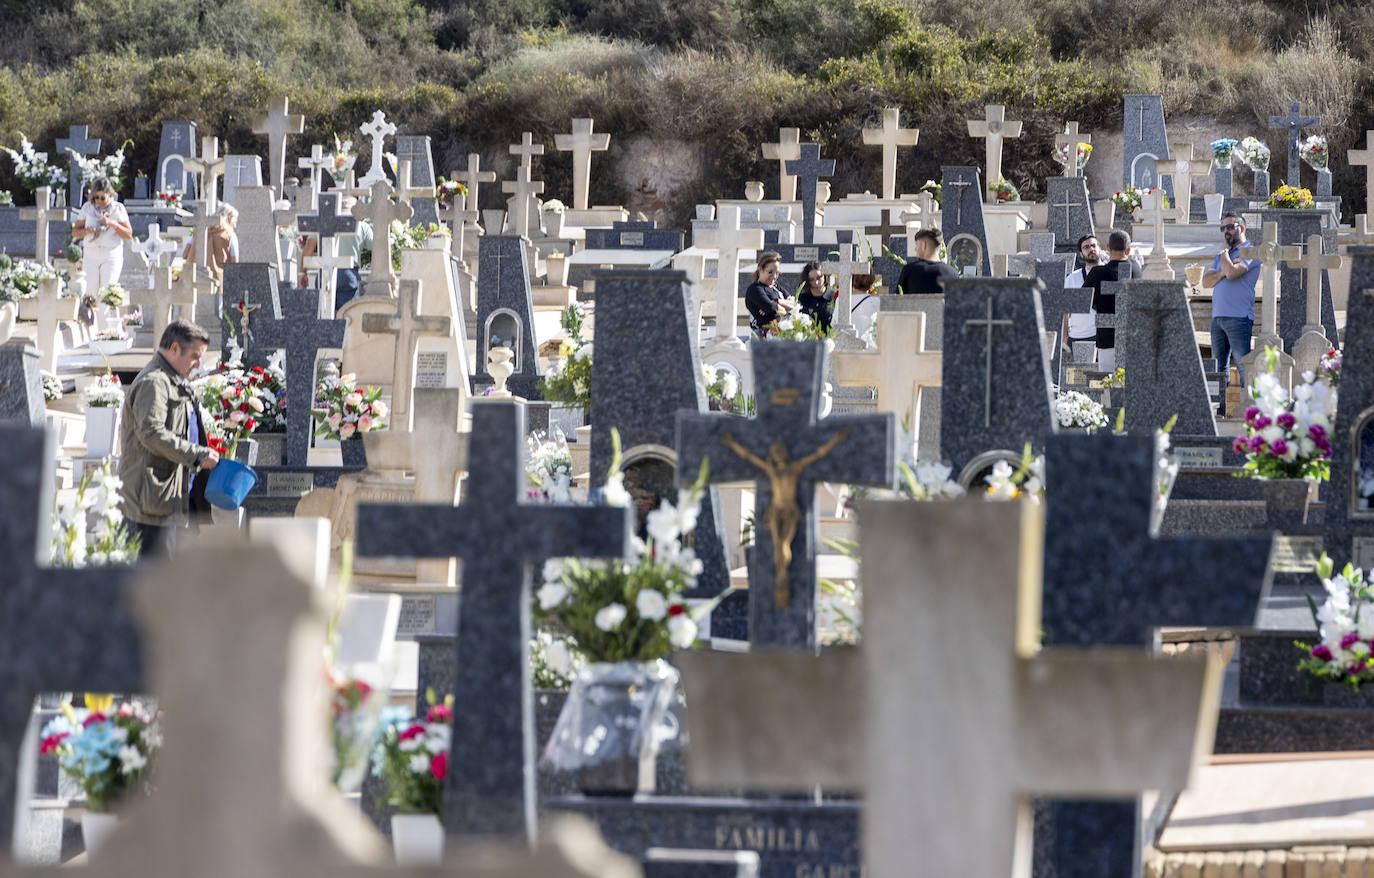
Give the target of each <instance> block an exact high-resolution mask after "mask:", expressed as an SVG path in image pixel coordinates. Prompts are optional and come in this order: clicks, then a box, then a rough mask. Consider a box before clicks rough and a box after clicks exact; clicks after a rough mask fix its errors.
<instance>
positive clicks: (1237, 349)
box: [1202, 213, 1260, 415]
mask: <svg viewBox="0 0 1374 878" xmlns="http://www.w3.org/2000/svg"><path fill="white" fill-rule="evenodd" d="M1221 236H1222V238H1224V239H1225V243H1224V244H1223V245H1222V247H1221V252H1220V253H1218V254H1217V255H1216V258H1215V259H1213V260H1212V266H1211V268H1209V269H1208V270H1207V271H1205V272H1203V274H1202V286H1203V287H1204V288H1205V289H1211V290H1212V356H1213V357H1215V358H1216V362H1217V369H1218V370H1219V371H1220V372H1221V405H1220V407H1219V408H1218V409H1217V414H1218V415H1225V414H1226V385H1227V383H1228V378H1229V377H1230V374H1231V367H1230V363H1229V360H1231V359H1232V358H1234V359H1235V361H1236V371H1237V373H1238V374H1239V375H1240V383H1241V386H1242V387H1244V386H1246V384H1245V367H1243V366H1242V365H1241V364H1240V362H1241V359H1242V358H1243V357H1244V356H1245V355H1246V354H1248V353H1250V341H1251V337H1252V335H1253V333H1254V329H1255V284H1256V283H1257V282H1258V281H1259V273H1260V261H1259V260H1258V259H1240V258H1238V256H1239V253H1238V251H1239V250H1240V248H1241V247H1244V246H1246V241H1245V221H1244V220H1243V219H1241V218H1240V217H1239V216H1237V215H1236V214H1234V213H1228V214H1226V216H1224V217H1222V218H1221ZM1242 405H1244V403H1242Z"/></svg>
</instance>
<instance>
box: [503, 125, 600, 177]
mask: <svg viewBox="0 0 1374 878" xmlns="http://www.w3.org/2000/svg"><path fill="white" fill-rule="evenodd" d="M607 136H609V135H607ZM510 154H511V155H515V156H519V157H520V167H522V168H524V169H525V170H526V171H527V172H529V171H531V170H533V168H534V157H535V156H537V155H543V154H544V144H542V143H535V142H534V135H533V134H531V133H530V132H528V131H526V132H524V133H523V134H521V135H520V142H519V143H513V144H511V146H510Z"/></svg>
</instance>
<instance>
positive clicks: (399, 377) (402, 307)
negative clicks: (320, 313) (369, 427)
mask: <svg viewBox="0 0 1374 878" xmlns="http://www.w3.org/2000/svg"><path fill="white" fill-rule="evenodd" d="M362 329H363V332H364V333H367V334H369V335H374V334H379V333H380V334H390V335H394V336H396V355H395V360H394V365H393V366H392V375H393V378H392V384H391V423H392V425H393V428H394V429H400V430H409V429H410V397H411V393H412V392H414V390H415V352H416V348H417V346H418V345H419V341H420V338H421V337H423V336H432V337H435V338H447V337H448V336H449V332H450V326H449V318H447V317H436V316H429V317H426V316H423V315H421V314H420V282H419V281H417V280H402V281H401V290H400V294H399V295H398V296H397V297H396V315H395V316H394V317H388V316H386V315H385V314H365V315H363V325H362Z"/></svg>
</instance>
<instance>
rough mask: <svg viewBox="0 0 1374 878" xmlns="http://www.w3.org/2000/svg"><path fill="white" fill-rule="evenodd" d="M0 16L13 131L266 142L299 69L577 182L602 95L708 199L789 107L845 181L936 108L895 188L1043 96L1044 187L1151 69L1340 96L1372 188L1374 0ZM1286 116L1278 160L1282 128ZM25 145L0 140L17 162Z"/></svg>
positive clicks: (1173, 79) (1, 68)
mask: <svg viewBox="0 0 1374 878" xmlns="http://www.w3.org/2000/svg"><path fill="white" fill-rule="evenodd" d="M0 31H3V34H4V39H3V40H0V144H4V145H9V146H17V143H18V138H19V133H20V132H23V133H24V134H26V135H27V136H29V137H30V138H31V139H33V140H35V142H37V143H38V144H39V146H40V148H44V149H50V148H51V145H52V142H53V140H54V139H55V138H56V137H58V136H61V135H62V134H64V133H65V131H66V126H67V125H69V124H89V125H90V126H91V131H92V134H94V135H96V136H103V137H104V138H105V140H106V146H107V148H112V147H113V146H114V145H116V141H118V140H121V139H123V138H124V137H128V138H132V139H133V141H134V147H133V150H132V156H133V162H134V166H135V167H137V168H142V169H145V170H149V169H151V168H152V166H153V164H154V162H155V159H156V151H157V144H158V134H159V131H160V123H161V121H162V120H164V119H180V118H184V119H192V120H195V121H197V122H198V123H199V124H200V125H201V130H202V132H203V133H213V134H217V135H219V136H220V137H221V138H222V139H223V138H228V139H229V140H230V141H231V142H232V143H234V144H236V145H237V146H238V147H239V148H240V149H242V148H248V147H250V146H252V147H253V148H257V149H261V148H262V141H261V139H259V138H255V137H254V136H253V135H252V134H251V131H250V119H251V116H252V114H253V112H254V111H255V110H256V109H258V108H260V107H262V106H264V105H265V102H266V101H267V100H268V98H269V97H271V96H273V95H276V94H286V95H288V96H289V97H290V98H291V102H292V106H293V109H296V110H298V111H299V112H303V113H305V114H306V118H307V125H308V128H307V132H306V137H305V139H304V141H303V143H302V142H299V141H298V142H297V143H296V144H294V146H296V147H297V148H301V147H302V146H303V144H309V143H312V142H324V143H332V135H334V134H336V133H337V134H340V135H341V136H343V137H345V138H349V137H353V138H354V139H355V140H359V139H360V138H358V137H357V136H356V128H357V125H358V124H359V123H360V122H362V121H364V120H366V119H367V118H368V117H369V116H370V115H371V112H372V111H373V110H374V109H377V108H382V109H384V110H385V111H386V112H387V113H388V115H389V116H390V117H391V118H392V119H393V120H394V121H396V122H397V124H398V125H400V126H401V128H402V131H404V132H410V133H422V134H430V135H432V136H433V138H434V149H435V157H436V160H437V161H438V164H439V170H440V172H443V171H444V170H446V169H447V168H449V167H452V166H454V164H455V163H457V162H458V161H460V159H461V156H463V155H465V154H466V153H468V152H471V151H477V152H482V153H483V154H484V156H488V157H490V158H491V159H492V160H495V159H496V158H497V157H498V156H500V155H503V154H504V153H505V145H506V144H508V143H510V142H512V140H513V139H516V138H518V134H519V132H520V131H521V130H530V131H533V132H534V133H535V137H536V139H537V140H542V141H543V142H545V143H546V145H547V146H548V147H549V152H548V153H546V157H545V159H544V161H543V163H542V165H541V167H540V173H541V175H542V176H543V177H544V179H545V180H546V181H548V187H549V188H548V191H549V192H550V193H560V192H567V191H568V190H569V188H570V181H569V180H568V177H569V176H570V173H571V172H570V170H569V168H568V167H567V166H568V164H569V163H568V162H567V161H566V160H560V159H559V158H557V154H555V153H553V151H552V138H553V134H554V133H556V132H561V131H566V130H567V124H568V119H569V118H570V117H572V116H580V115H586V116H593V117H594V118H595V119H596V125H597V129H598V130H602V131H610V132H612V134H613V135H614V137H615V138H616V139H617V141H618V142H620V141H623V140H628V139H629V138H631V137H634V136H636V135H645V136H648V137H652V138H656V139H659V140H664V141H675V142H681V143H684V144H688V145H690V146H691V147H692V148H694V149H698V150H700V153H701V156H702V167H703V168H704V169H705V172H704V174H703V179H701V180H699V181H697V182H695V183H693V184H692V185H691V186H689V187H686V189H685V191H681V192H677V193H674V197H673V199H672V201H673V207H674V211H673V215H674V216H675V217H676V218H677V219H678V220H679V221H683V220H685V218H686V217H687V216H688V215H690V209H691V204H692V203H694V202H695V201H705V200H708V199H711V198H715V197H721V196H725V195H729V196H732V197H734V196H737V194H738V193H739V192H741V191H742V189H741V187H742V185H743V182H744V181H745V180H748V179H763V180H767V181H772V180H774V179H776V172H775V170H774V166H772V165H771V163H765V162H764V161H763V160H762V158H761V157H760V155H759V150H758V144H760V143H763V142H766V141H769V140H772V139H774V138H775V137H776V135H777V129H778V127H779V126H780V125H792V126H799V127H801V128H802V130H803V137H804V139H807V140H812V141H816V142H819V143H820V144H821V147H822V151H823V154H825V155H828V156H833V157H835V158H836V159H837V160H838V167H837V174H836V177H835V179H834V185H835V187H836V189H837V190H838V191H847V190H848V189H851V188H856V187H857V188H859V189H862V188H871V187H872V186H873V185H874V181H875V180H876V179H877V176H878V161H879V158H878V153H877V151H875V150H867V149H855V148H854V146H855V144H857V143H858V142H859V129H860V128H862V127H863V126H864V125H865V124H874V123H875V122H876V120H877V115H878V111H879V110H880V108H881V107H883V106H885V105H897V106H900V107H901V108H902V110H903V121H904V123H905V124H907V125H917V126H919V127H920V128H921V143H920V149H919V150H918V151H917V153H916V158H915V161H905V162H904V164H902V165H901V167H900V174H901V177H900V179H899V184H900V186H901V188H902V190H904V191H914V189H915V188H916V187H918V186H919V185H920V183H921V181H923V180H925V179H926V178H929V177H935V176H938V169H939V165H941V164H949V163H952V162H955V163H970V164H979V165H981V163H982V162H981V156H982V150H981V141H976V140H973V139H971V138H969V137H968V136H967V132H966V131H965V129H964V123H963V120H964V119H966V118H974V117H979V116H981V115H982V107H983V105H984V104H986V103H1002V104H1006V105H1007V107H1008V116H1009V118H1017V119H1022V120H1025V122H1026V136H1025V138H1024V139H1023V140H1022V141H1021V143H1020V145H1019V147H1018V149H1016V150H1015V151H1014V155H1009V157H1008V164H1007V166H1006V172H1007V174H1008V176H1009V177H1011V178H1012V179H1013V180H1014V181H1015V182H1017V183H1018V185H1020V186H1021V187H1022V192H1023V194H1028V195H1033V194H1036V193H1037V192H1038V191H1039V188H1040V186H1041V180H1042V179H1043V177H1045V176H1046V175H1048V174H1052V173H1054V172H1055V170H1056V169H1055V167H1054V166H1052V164H1051V162H1050V159H1049V151H1050V146H1051V143H1052V139H1053V136H1054V134H1055V133H1056V131H1057V130H1059V126H1061V125H1062V123H1063V121H1065V120H1068V119H1077V120H1079V121H1080V123H1081V124H1082V127H1083V130H1085V131H1096V130H1113V131H1114V130H1117V129H1119V127H1120V124H1121V120H1120V115H1121V96H1122V95H1123V94H1125V93H1127V92H1136V91H1142V92H1159V93H1162V94H1163V95H1164V103H1165V111H1166V113H1168V114H1170V115H1177V114H1195V115H1202V116H1209V117H1215V118H1218V119H1222V120H1227V121H1232V122H1234V124H1235V126H1236V128H1237V132H1238V134H1240V133H1260V130H1261V129H1262V128H1263V125H1264V122H1265V121H1267V117H1268V116H1269V115H1270V114H1271V113H1281V112H1283V111H1285V110H1286V108H1287V102H1288V101H1289V100H1299V101H1302V102H1303V105H1304V110H1305V111H1309V112H1314V113H1317V114H1320V115H1321V116H1322V117H1323V118H1324V126H1323V129H1322V133H1324V134H1326V135H1327V137H1328V138H1329V139H1330V141H1331V146H1332V151H1333V153H1334V155H1335V156H1336V160H1335V161H1333V170H1334V171H1335V173H1336V177H1337V179H1336V185H1337V187H1338V188H1340V189H1343V190H1344V191H1346V192H1347V193H1349V194H1351V195H1354V194H1355V193H1357V192H1358V193H1360V197H1359V198H1357V199H1352V200H1354V201H1355V202H1356V203H1355V204H1353V205H1350V207H1354V208H1356V209H1359V210H1363V192H1362V190H1363V179H1364V176H1363V172H1362V169H1355V170H1354V171H1352V170H1351V169H1349V168H1346V167H1345V163H1344V161H1343V156H1344V149H1345V148H1348V147H1350V146H1352V145H1354V144H1355V143H1356V141H1357V140H1362V139H1363V132H1364V130H1365V129H1366V127H1374V125H1370V124H1369V123H1370V122H1371V121H1374V113H1372V112H1371V107H1370V104H1369V101H1368V99H1367V98H1366V92H1367V91H1368V89H1367V85H1368V84H1369V82H1368V80H1369V74H1368V73H1367V72H1366V71H1368V70H1370V69H1371V65H1370V61H1371V58H1370V55H1371V54H1372V53H1374V50H1372V49H1371V46H1374V7H1371V6H1368V5H1366V4H1363V3H1355V2H1340V0H1329V2H1323V3H1316V2H1311V0H1251V2H1249V3H1242V4H1217V3H1214V2H1202V0H1139V2H1135V3H1129V4H1106V3H1101V2H1099V0H1026V2H1023V3H1019V4H1018V3H1008V2H1004V0H1003V2H993V0H959V2H949V0H674V2H668V0H473V2H468V3H449V2H442V0H0ZM1242 129H1244V130H1242ZM1270 140H1271V145H1272V146H1273V147H1274V148H1275V157H1276V169H1277V168H1278V167H1279V166H1281V165H1282V162H1281V160H1279V156H1281V155H1282V152H1281V144H1282V143H1283V141H1282V140H1281V139H1280V137H1279V136H1278V135H1277V134H1275V135H1274V136H1272V137H1271V138H1270ZM1361 145H1362V144H1361ZM551 159H552V160H551ZM10 171H11V168H10V167H9V163H8V161H4V160H3V159H0V188H13V178H12V177H11V176H10ZM860 181H863V182H862V183H860ZM1276 182H1277V181H1276ZM593 186H594V189H593V192H592V200H593V202H594V203H602V204H614V203H625V202H626V201H627V200H628V194H629V193H627V192H626V191H625V186H626V184H625V183H623V182H622V181H621V180H620V179H618V178H617V177H616V176H615V175H610V174H601V175H594V181H593ZM485 194H486V195H488V196H489V197H490V198H491V199H492V200H493V202H494V201H495V200H496V199H497V198H498V193H497V192H496V191H495V190H494V189H493V190H491V191H489V192H488V193H485ZM485 200H486V199H485V198H484V201H485ZM488 206H489V205H488Z"/></svg>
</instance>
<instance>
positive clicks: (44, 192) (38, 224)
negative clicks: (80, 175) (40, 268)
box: [19, 186, 67, 371]
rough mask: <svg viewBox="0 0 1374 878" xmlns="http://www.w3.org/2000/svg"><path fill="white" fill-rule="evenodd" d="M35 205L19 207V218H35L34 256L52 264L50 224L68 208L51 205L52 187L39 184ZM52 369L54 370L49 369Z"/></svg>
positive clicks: (57, 221)
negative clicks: (49, 257)
mask: <svg viewBox="0 0 1374 878" xmlns="http://www.w3.org/2000/svg"><path fill="white" fill-rule="evenodd" d="M33 197H34V206H33V207H21V208H19V218H20V219H21V220H33V221H34V230H33V256H34V259H35V260H37V262H38V263H39V264H40V265H45V266H46V265H51V264H52V263H51V262H49V261H48V226H50V225H51V224H52V223H55V222H56V223H60V222H65V221H66V219H67V209H66V208H65V207H49V206H48V205H49V204H52V187H50V186H39V187H38V189H37V190H35V191H34V193H33ZM48 371H52V370H48Z"/></svg>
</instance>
